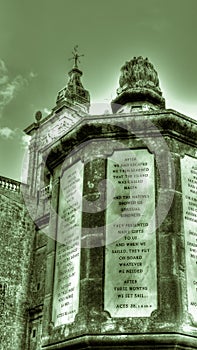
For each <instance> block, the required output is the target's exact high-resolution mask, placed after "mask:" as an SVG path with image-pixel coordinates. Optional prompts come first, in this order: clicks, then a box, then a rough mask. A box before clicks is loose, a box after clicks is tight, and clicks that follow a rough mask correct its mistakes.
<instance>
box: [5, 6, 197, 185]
mask: <svg viewBox="0 0 197 350" xmlns="http://www.w3.org/2000/svg"><path fill="white" fill-rule="evenodd" d="M196 13H197V0H187V1H186V0H185V1H182V0H165V1H164V0H121V1H117V0H99V1H95V0H82V1H79V0H75V1H73V0H34V1H32V0H0V166H1V168H0V175H1V176H6V177H9V178H12V179H15V180H18V181H20V180H21V169H22V163H23V157H24V152H25V149H26V147H27V143H28V138H27V136H26V135H25V133H24V132H23V130H24V129H25V128H26V127H27V126H29V125H30V124H31V123H33V122H34V120H35V119H34V116H35V113H36V111H38V110H40V111H42V113H43V116H46V115H47V114H48V113H49V112H50V111H51V109H52V108H53V107H54V106H55V101H56V97H57V92H58V91H59V90H60V89H61V88H62V87H64V86H65V85H66V82H67V78H68V72H69V70H70V69H71V68H72V61H71V60H69V58H70V57H72V51H73V48H74V46H75V45H79V53H82V54H84V57H82V58H81V63H80V69H81V70H82V71H83V77H82V83H83V85H84V87H85V88H86V89H87V90H88V91H89V92H90V96H91V103H92V106H94V105H97V106H98V105H99V104H100V105H105V104H109V103H110V102H111V100H112V99H113V98H114V97H115V96H116V89H117V88H118V80H119V76H120V68H121V67H122V65H123V64H124V63H125V61H128V60H130V59H131V58H132V57H134V56H140V55H141V56H143V57H148V58H149V60H150V62H152V63H153V65H154V67H155V69H156V70H157V72H158V75H159V80H160V87H161V90H162V92H163V96H164V98H165V99H166V108H171V109H175V110H177V111H178V112H180V113H182V114H184V115H186V116H189V117H192V118H194V119H197V96H196V92H197V44H196V37H197V20H196Z"/></svg>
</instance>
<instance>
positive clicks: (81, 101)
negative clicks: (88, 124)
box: [56, 45, 90, 112]
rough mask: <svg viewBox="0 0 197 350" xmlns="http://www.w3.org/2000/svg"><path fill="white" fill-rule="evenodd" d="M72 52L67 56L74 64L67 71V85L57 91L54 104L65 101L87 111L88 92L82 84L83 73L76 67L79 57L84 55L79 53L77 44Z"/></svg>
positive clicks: (88, 102)
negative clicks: (69, 56)
mask: <svg viewBox="0 0 197 350" xmlns="http://www.w3.org/2000/svg"><path fill="white" fill-rule="evenodd" d="M72 54H73V56H72V57H71V58H69V60H74V65H73V68H72V69H71V71H70V72H69V73H68V75H69V79H68V83H67V85H66V86H65V87H64V88H63V89H62V90H60V91H59V93H58V96H57V100H56V104H57V106H60V105H62V103H67V104H68V105H69V106H74V105H75V106H76V107H77V108H79V109H82V110H83V111H84V112H88V111H89V106H90V94H89V92H88V91H87V90H85V89H84V87H83V85H82V82H81V76H82V75H83V73H82V71H81V70H80V69H79V67H78V63H80V60H79V58H80V57H82V56H84V55H83V54H81V55H80V54H79V52H78V45H76V46H75V47H74V50H73V51H72Z"/></svg>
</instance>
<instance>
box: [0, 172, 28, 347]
mask: <svg viewBox="0 0 197 350" xmlns="http://www.w3.org/2000/svg"><path fill="white" fill-rule="evenodd" d="M0 184H1V185H0V213H1V215H0V228H1V229H0V234H1V239H0V254H1V256H0V339H1V340H0V342H1V346H2V347H1V349H2V350H3V349H5V350H8V349H9V350H17V349H26V338H27V337H26V333H27V325H28V323H27V322H28V317H27V315H28V307H29V306H28V302H29V301H28V289H29V271H30V265H31V259H32V244H33V239H34V224H33V222H32V220H31V218H30V217H29V216H28V213H27V210H26V209H25V206H24V204H23V201H22V195H21V193H20V183H16V182H15V181H13V183H12V180H10V179H6V178H1V181H0Z"/></svg>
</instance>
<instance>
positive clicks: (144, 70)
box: [117, 56, 162, 95]
mask: <svg viewBox="0 0 197 350" xmlns="http://www.w3.org/2000/svg"><path fill="white" fill-rule="evenodd" d="M119 84H120V88H119V89H118V91H117V93H118V94H120V93H121V92H122V91H125V90H126V89H130V88H148V89H152V90H155V91H156V92H157V93H158V94H159V95H162V93H161V89H160V87H159V79H158V75H157V72H156V70H155V69H154V67H153V65H152V63H150V62H149V60H148V58H147V57H146V58H145V59H144V58H143V57H142V56H139V57H137V58H136V57H134V58H133V59H132V60H130V61H129V62H126V63H125V64H124V66H123V67H122V68H121V76H120V79H119Z"/></svg>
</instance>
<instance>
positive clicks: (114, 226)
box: [26, 49, 197, 350]
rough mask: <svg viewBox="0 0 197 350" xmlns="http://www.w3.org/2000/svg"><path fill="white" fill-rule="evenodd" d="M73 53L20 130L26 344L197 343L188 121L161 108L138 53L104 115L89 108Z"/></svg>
mask: <svg viewBox="0 0 197 350" xmlns="http://www.w3.org/2000/svg"><path fill="white" fill-rule="evenodd" d="M73 55H74V56H73V58H74V67H73V69H72V70H71V72H70V73H69V81H68V84H67V85H66V87H65V88H63V89H62V90H61V91H60V92H59V93H58V97H57V103H56V106H55V107H54V109H53V110H52V112H51V114H50V115H49V116H48V117H47V118H43V119H42V118H41V115H40V114H38V115H37V120H36V122H35V123H34V124H32V125H31V126H29V127H28V128H27V129H26V133H27V134H29V135H31V136H32V138H31V143H30V148H29V150H30V163H29V164H30V165H29V174H28V182H29V188H30V197H28V198H27V200H26V205H27V207H28V208H29V212H30V214H31V215H32V219H33V220H34V222H35V223H36V227H37V233H36V242H37V243H36V248H35V249H36V251H35V260H34V264H35V265H34V266H35V267H36V266H37V265H36V264H37V263H36V261H37V260H36V259H38V257H37V256H38V255H39V254H42V252H45V253H44V254H45V255H43V256H44V259H42V263H41V266H42V269H41V270H42V271H44V272H43V273H44V280H45V284H44V286H43V288H42V294H39V293H41V292H40V288H38V290H37V292H36V293H37V294H35V295H37V299H36V298H34V302H33V304H32V306H31V307H30V323H29V334H30V341H29V344H30V345H29V346H30V347H29V349H43V350H56V349H117V350H119V349H123V348H124V349H126V348H127V349H133V350H134V349H139V350H140V349H149V350H150V349H151V350H152V349H158V350H159V349H164V348H165V349H188V350H189V349H190V350H194V349H197V211H196V210H197V209H196V208H197V196H196V194H197V158H196V157H197V142H196V140H197V128H196V122H195V121H194V120H192V119H190V118H188V117H186V116H184V115H182V114H180V113H178V112H176V111H174V110H170V109H165V100H164V98H163V96H162V92H161V89H160V86H159V79H158V75H157V72H156V70H155V68H154V67H153V65H152V63H150V62H149V60H148V59H147V58H145V59H144V58H142V57H141V56H140V57H134V58H133V59H132V60H130V61H128V62H126V63H125V64H124V66H123V67H122V68H121V75H120V81H119V85H120V86H119V88H118V90H117V97H116V98H115V99H114V100H113V101H112V111H113V113H112V114H106V115H99V116H95V115H89V114H88V110H89V104H90V96H89V93H88V91H87V90H85V89H84V87H83V85H82V83H81V76H82V72H81V70H80V69H79V68H78V59H79V55H78V52H77V49H75V50H74V52H73ZM29 198H30V199H29ZM44 237H45V238H44ZM46 237H47V239H46ZM36 257H37V258H36ZM43 266H44V267H43ZM34 274H35V277H34V279H35V280H37V281H38V280H39V279H40V278H41V277H40V269H39V268H38V269H35V268H34Z"/></svg>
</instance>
